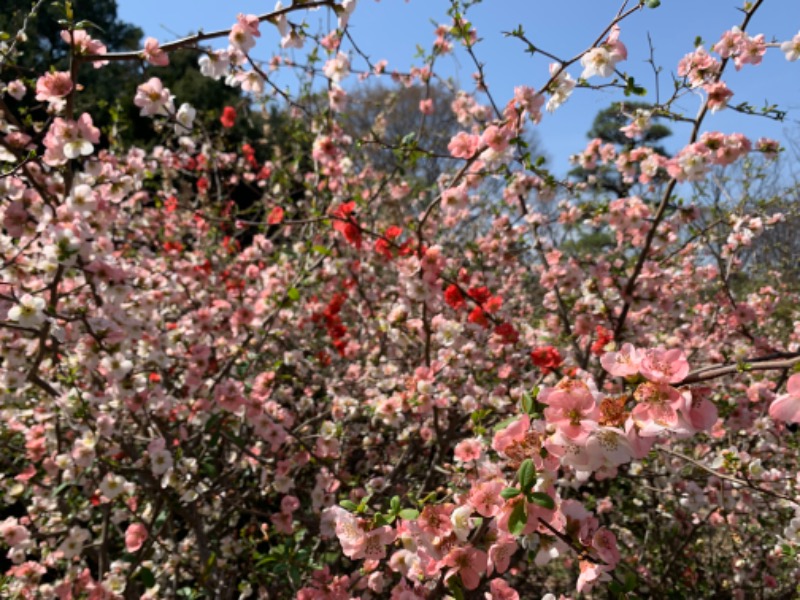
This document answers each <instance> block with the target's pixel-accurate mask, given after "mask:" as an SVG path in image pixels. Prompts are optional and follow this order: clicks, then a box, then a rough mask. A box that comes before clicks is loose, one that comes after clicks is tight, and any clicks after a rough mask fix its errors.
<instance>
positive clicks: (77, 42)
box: [61, 29, 108, 69]
mask: <svg viewBox="0 0 800 600" xmlns="http://www.w3.org/2000/svg"><path fill="white" fill-rule="evenodd" d="M61 39H62V40H64V41H65V42H66V43H67V44H70V45H72V46H74V47H75V50H76V52H77V53H78V54H108V48H106V45H105V44H103V43H102V42H99V41H97V40H95V39H92V37H91V36H90V35H89V34H88V33H86V30H85V29H73V30H72V31H67V30H64V31H62V32H61ZM93 64H94V68H95V69H99V68H100V67H103V66H105V65H107V64H108V61H107V60H98V61H94V62H93Z"/></svg>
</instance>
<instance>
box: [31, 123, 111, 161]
mask: <svg viewBox="0 0 800 600" xmlns="http://www.w3.org/2000/svg"><path fill="white" fill-rule="evenodd" d="M99 142H100V130H99V129H98V128H97V127H95V126H94V124H93V123H92V117H91V116H90V115H89V114H88V113H83V114H82V115H81V116H80V117H79V118H78V120H77V121H67V120H65V119H62V118H60V117H58V118H56V119H55V120H54V121H53V124H52V125H50V129H49V130H48V131H47V135H46V136H45V137H44V141H43V143H44V146H45V148H46V150H45V153H44V162H45V163H47V164H48V165H51V166H59V165H63V164H64V163H66V162H67V160H70V159H74V158H78V157H79V156H88V155H90V154H91V153H92V152H94V144H97V143H99Z"/></svg>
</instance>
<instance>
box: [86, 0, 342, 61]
mask: <svg viewBox="0 0 800 600" xmlns="http://www.w3.org/2000/svg"><path fill="white" fill-rule="evenodd" d="M322 6H327V7H329V8H334V7H335V6H336V3H335V2H334V0H316V1H314V2H304V3H302V4H300V3H295V4H292V5H291V6H287V7H286V8H282V9H280V10H274V11H272V12H269V13H264V14H263V15H259V17H258V21H259V22H260V23H263V22H264V21H272V20H274V19H277V18H278V17H282V16H283V15H287V14H289V13H292V12H295V11H297V10H301V9H302V10H306V9H311V8H319V7H322ZM230 32H231V30H230V29H219V30H217V31H210V32H208V33H203V32H202V31H200V32H198V33H196V34H194V35H189V36H186V37H183V38H180V39H178V40H173V41H171V42H167V43H166V44H162V45H161V46H159V47H160V48H161V50H163V51H164V52H173V51H175V50H179V49H180V48H190V47H196V46H197V44H198V43H200V42H205V41H206V40H213V39H216V38H221V37H225V36H227V35H228V34H229V33H230ZM75 58H76V60H78V61H80V62H98V61H124V60H139V59H141V58H142V50H136V51H133V52H109V53H108V54H86V55H83V56H76V57H75Z"/></svg>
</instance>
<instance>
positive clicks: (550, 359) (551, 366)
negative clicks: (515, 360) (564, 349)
mask: <svg viewBox="0 0 800 600" xmlns="http://www.w3.org/2000/svg"><path fill="white" fill-rule="evenodd" d="M531 360H532V361H533V364H534V365H536V366H537V367H539V368H540V369H541V370H542V373H544V374H545V375H546V374H547V373H550V372H551V371H553V370H555V369H557V368H558V367H560V366H561V365H562V364H563V363H564V359H563V358H561V355H560V354H559V353H558V350H556V349H555V348H554V347H553V346H542V347H541V348H534V350H533V351H532V352H531Z"/></svg>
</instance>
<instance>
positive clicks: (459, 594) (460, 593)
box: [447, 577, 464, 600]
mask: <svg viewBox="0 0 800 600" xmlns="http://www.w3.org/2000/svg"><path fill="white" fill-rule="evenodd" d="M447 587H449V588H450V592H451V593H452V594H453V598H455V599H456V600H464V590H462V589H461V586H460V585H458V583H457V582H456V579H455V578H454V577H451V578H450V580H449V581H448V582H447Z"/></svg>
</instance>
